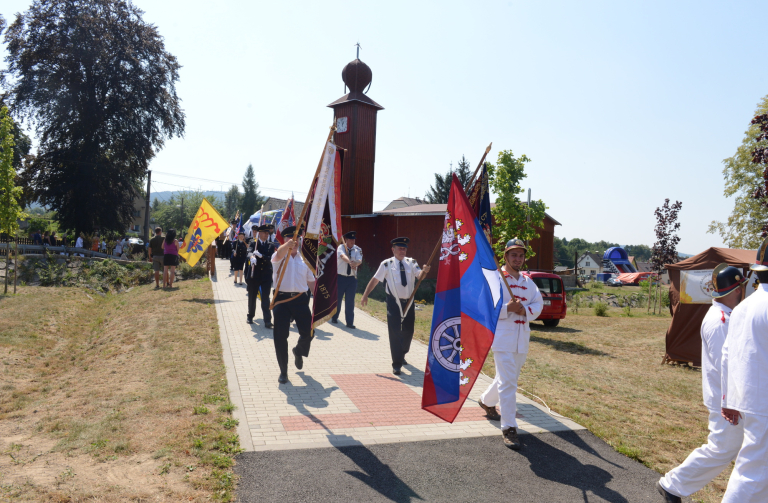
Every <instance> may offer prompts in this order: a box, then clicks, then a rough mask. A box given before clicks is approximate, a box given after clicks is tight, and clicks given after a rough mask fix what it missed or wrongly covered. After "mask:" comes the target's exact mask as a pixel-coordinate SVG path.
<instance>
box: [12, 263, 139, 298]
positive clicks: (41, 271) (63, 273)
mask: <svg viewBox="0 0 768 503" xmlns="http://www.w3.org/2000/svg"><path fill="white" fill-rule="evenodd" d="M19 276H20V279H21V280H22V281H26V282H28V283H31V282H33V281H34V280H35V276H37V277H38V278H39V280H40V285H41V286H87V287H89V288H92V289H94V290H98V291H100V292H109V291H112V290H121V289H124V288H128V287H132V286H136V285H146V284H149V283H151V282H152V269H151V266H150V264H148V263H143V262H137V263H132V264H129V265H128V266H123V265H120V264H118V263H117V262H115V261H114V260H97V261H93V262H88V261H86V260H80V259H77V258H74V259H68V258H65V257H61V256H58V255H48V256H46V257H45V258H32V257H27V258H25V259H24V260H23V261H22V262H21V263H20V264H19Z"/></svg>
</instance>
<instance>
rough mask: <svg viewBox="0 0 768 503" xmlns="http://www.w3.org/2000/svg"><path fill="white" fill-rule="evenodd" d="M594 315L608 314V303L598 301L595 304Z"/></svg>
mask: <svg viewBox="0 0 768 503" xmlns="http://www.w3.org/2000/svg"><path fill="white" fill-rule="evenodd" d="M595 315H596V316H608V304H606V303H605V302H598V303H596V304H595Z"/></svg>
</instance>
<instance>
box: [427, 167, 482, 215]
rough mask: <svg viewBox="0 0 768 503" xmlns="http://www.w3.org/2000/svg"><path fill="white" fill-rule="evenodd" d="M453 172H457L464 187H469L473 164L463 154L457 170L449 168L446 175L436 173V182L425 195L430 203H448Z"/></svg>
mask: <svg viewBox="0 0 768 503" xmlns="http://www.w3.org/2000/svg"><path fill="white" fill-rule="evenodd" d="M453 173H456V176H457V177H458V179H459V181H460V182H461V186H462V187H464V189H468V187H467V184H468V183H469V179H470V178H472V173H473V171H472V166H471V165H470V164H469V161H468V160H467V159H466V158H465V157H464V156H463V155H462V156H461V159H460V160H459V163H458V167H457V168H456V171H453V169H449V170H448V172H447V173H446V174H444V175H441V174H440V173H435V184H434V185H431V186H430V187H429V191H428V192H427V193H426V195H425V196H424V199H425V200H426V201H427V202H428V203H429V204H446V203H447V202H448V194H450V192H451V180H452V177H453Z"/></svg>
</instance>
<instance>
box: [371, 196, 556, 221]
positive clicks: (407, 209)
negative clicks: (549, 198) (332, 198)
mask: <svg viewBox="0 0 768 503" xmlns="http://www.w3.org/2000/svg"><path fill="white" fill-rule="evenodd" d="M400 199H405V198H400ZM395 201H398V199H395ZM395 201H392V203H394V202H395ZM392 203H389V205H388V206H387V208H390V206H392ZM495 207H496V203H491V208H495ZM387 208H384V209H383V210H381V211H375V212H374V213H375V214H376V215H397V216H401V217H402V216H415V215H444V214H445V210H446V209H447V208H448V205H447V204H426V203H423V204H416V205H413V206H402V207H398V208H390V209H387ZM544 217H545V218H548V219H550V220H552V222H553V223H554V224H555V225H563V224H561V223H560V222H558V221H557V220H555V219H554V218H552V216H551V215H549V213H544Z"/></svg>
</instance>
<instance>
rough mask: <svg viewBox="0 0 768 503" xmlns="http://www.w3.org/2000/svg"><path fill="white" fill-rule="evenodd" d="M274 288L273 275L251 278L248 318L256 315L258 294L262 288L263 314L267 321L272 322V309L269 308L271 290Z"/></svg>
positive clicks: (250, 318)
mask: <svg viewBox="0 0 768 503" xmlns="http://www.w3.org/2000/svg"><path fill="white" fill-rule="evenodd" d="M271 288H272V277H270V276H267V277H264V278H250V280H249V281H248V319H249V320H252V319H253V318H254V316H256V296H257V294H258V293H259V290H261V315H262V316H263V317H264V322H265V323H272V311H270V310H269V292H270V290H271Z"/></svg>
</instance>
